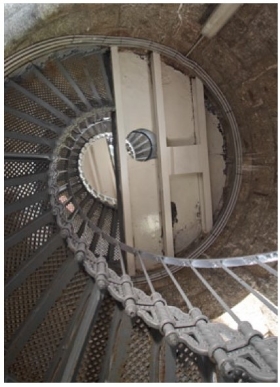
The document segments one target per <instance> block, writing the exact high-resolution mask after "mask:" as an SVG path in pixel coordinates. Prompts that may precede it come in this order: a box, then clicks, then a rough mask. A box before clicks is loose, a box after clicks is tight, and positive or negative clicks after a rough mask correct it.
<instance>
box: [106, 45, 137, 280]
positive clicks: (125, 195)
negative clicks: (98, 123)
mask: <svg viewBox="0 0 280 387" xmlns="http://www.w3.org/2000/svg"><path fill="white" fill-rule="evenodd" d="M111 57H112V68H113V80H114V94H115V106H116V117H117V137H118V139H117V143H118V155H119V168H120V189H121V193H122V207H123V221H124V234H125V242H126V244H128V245H129V246H133V234H132V216H131V199H130V189H129V180H128V179H129V176H128V165H127V151H126V144H125V139H126V136H125V131H124V111H123V103H122V90H121V70H120V63H119V53H118V47H116V46H114V47H112V48H111ZM127 268H128V274H129V275H131V276H134V275H135V260H134V256H133V255H131V254H127Z"/></svg>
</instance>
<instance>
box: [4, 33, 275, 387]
mask: <svg viewBox="0 0 280 387" xmlns="http://www.w3.org/2000/svg"><path fill="white" fill-rule="evenodd" d="M241 160H242V151H241V144H240V139H239V134H238V128H237V124H236V121H235V118H234V115H233V112H232V110H231V108H230V106H229V104H228V102H227V101H226V99H225V98H224V96H223V94H222V93H221V91H220V90H219V89H218V87H217V86H216V85H215V83H214V82H213V81H212V80H211V79H210V78H209V76H208V75H207V74H206V73H205V72H204V71H203V70H202V69H201V68H200V67H199V66H198V65H197V64H196V63H194V62H192V61H190V60H188V59H186V58H185V57H183V56H182V55H180V54H179V53H177V52H175V51H174V50H171V49H169V48H167V47H164V46H161V45H159V44H155V43H153V42H148V41H144V40H137V39H131V38H111V37H101V36H99V37H94V36H76V37H73V36H72V37H63V38H59V39H52V40H49V41H46V42H43V43H39V44H36V45H34V46H32V47H29V48H27V49H25V50H23V51H21V52H19V53H17V54H15V55H14V56H12V57H10V58H8V59H7V60H6V63H5V380H6V381H7V382H176V381H177V382H202V381H207V382H217V381H232V382H248V381H257V382H275V381H276V380H277V338H276V337H273V336H271V337H266V338H264V337H263V335H262V334H261V333H260V332H258V331H257V330H255V329H254V326H252V325H251V324H250V323H249V322H247V321H242V317H241V316H237V315H236V314H235V313H234V312H233V311H232V310H231V307H230V305H228V300H227V298H226V297H225V294H221V292H220V291H219V290H220V289H222V288H223V287H224V288H226V287H227V286H228V283H230V281H231V282H233V283H235V284H236V285H235V286H238V288H242V289H244V292H245V293H246V294H248V293H250V294H253V295H254V296H255V297H257V298H258V300H259V301H261V303H263V305H264V307H265V308H268V309H269V310H270V311H272V312H273V313H274V314H277V307H276V306H275V305H274V304H275V300H269V299H268V298H267V295H265V294H262V293H261V292H260V291H259V290H258V289H256V288H255V287H253V286H251V285H250V284H249V282H248V277H246V278H245V277H244V276H243V277H242V275H241V274H242V273H241V272H240V270H239V269H240V267H243V266H256V267H257V268H258V270H263V272H265V273H266V275H267V276H268V278H269V281H271V282H272V281H275V286H277V271H276V270H275V266H274V262H275V261H276V260H277V257H278V254H277V253H276V252H272V253H267V254H256V255H254V256H247V257H234V258H219V259H218V258H217V259H214V258H208V257H206V258H205V257H203V253H204V251H206V249H207V248H208V247H209V246H210V245H211V244H212V243H213V242H214V241H215V239H216V238H217V237H218V236H219V234H220V233H221V232H222V230H223V228H224V227H225V226H226V224H227V220H228V218H229V216H230V215H231V213H232V211H233V209H234V205H235V202H236V199H237V195H238V192H239V188H240V183H241ZM182 267H188V268H189V270H190V273H191V275H192V278H194V280H195V284H196V285H195V286H194V287H201V286H202V287H204V288H205V290H206V292H207V294H208V295H209V297H210V299H211V300H214V302H216V303H217V305H218V308H217V316H218V314H219V313H220V314H221V312H222V311H225V312H228V313H229V315H230V316H231V318H232V319H233V320H234V321H235V323H236V329H233V328H229V327H228V326H226V325H225V324H222V323H214V322H212V321H211V320H210V319H209V318H208V317H207V316H206V315H204V313H203V307H202V308H201V309H202V310H201V309H200V308H198V307H197V305H196V299H195V297H194V296H193V293H191V292H188V291H187V289H186V287H185V283H184V284H183V283H180V281H179V280H178V277H177V276H176V272H177V271H178V270H179V269H180V268H182ZM209 273H210V275H209ZM217 273H218V274H217ZM215 275H218V276H220V277H219V278H220V279H221V284H220V285H219V289H215V286H213V281H212V280H211V278H213V277H214V276H215ZM163 279H165V281H166V283H168V286H170V293H171V292H172V293H174V297H173V298H172V297H171V299H173V300H178V299H180V301H178V304H179V305H180V307H178V304H176V306H173V304H170V302H167V301H166V300H165V299H164V297H163V296H162V294H161V293H160V292H158V291H157V290H158V288H157V281H158V280H163ZM171 286H172V288H171ZM175 294H176V296H175ZM206 299H207V298H206Z"/></svg>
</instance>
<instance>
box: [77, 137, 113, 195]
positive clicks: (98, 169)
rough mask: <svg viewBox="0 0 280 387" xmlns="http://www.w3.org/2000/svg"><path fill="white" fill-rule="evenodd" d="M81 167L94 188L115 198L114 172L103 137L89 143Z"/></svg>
mask: <svg viewBox="0 0 280 387" xmlns="http://www.w3.org/2000/svg"><path fill="white" fill-rule="evenodd" d="M82 168H83V170H84V175H85V178H86V179H87V181H88V183H89V184H90V185H91V187H92V188H93V189H94V190H96V191H97V192H99V193H101V194H103V195H106V196H109V197H111V198H114V199H116V198H117V193H116V179H115V172H114V169H113V166H112V161H111V156H110V153H109V148H108V144H107V140H106V139H105V138H100V139H99V140H97V141H94V142H92V143H90V144H89V146H88V147H87V150H86V152H85V155H84V162H83V166H82Z"/></svg>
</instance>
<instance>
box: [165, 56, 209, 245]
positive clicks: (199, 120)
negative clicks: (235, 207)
mask: <svg viewBox="0 0 280 387" xmlns="http://www.w3.org/2000/svg"><path fill="white" fill-rule="evenodd" d="M162 73H163V93H164V102H165V121H166V126H167V127H166V132H167V137H168V138H167V145H168V146H169V147H170V148H169V173H170V191H171V201H172V202H174V203H175V205H176V209H177V218H178V222H177V223H174V227H173V238H174V245H175V253H179V252H180V251H181V250H183V249H184V248H186V247H187V246H188V245H189V244H190V243H191V242H192V241H193V240H194V239H196V238H197V237H198V236H199V234H200V233H201V230H202V228H203V230H204V231H210V229H211V226H212V202H211V197H210V198H208V197H207V196H208V195H209V193H210V195H211V191H210V180H209V176H207V171H208V174H209V166H208V150H207V144H205V141H206V122H205V120H203V117H201V115H203V114H205V113H204V99H203V88H201V83H200V81H198V80H194V81H193V82H191V81H190V79H189V77H187V76H185V75H183V74H182V73H180V72H179V71H176V70H174V69H173V68H171V67H170V66H167V65H166V64H164V63H162ZM194 89H195V90H194ZM194 91H195V93H194ZM201 222H202V226H203V227H202V226H201Z"/></svg>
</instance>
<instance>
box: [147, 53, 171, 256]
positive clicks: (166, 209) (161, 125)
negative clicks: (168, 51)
mask: <svg viewBox="0 0 280 387" xmlns="http://www.w3.org/2000/svg"><path fill="white" fill-rule="evenodd" d="M151 59H152V61H151V62H152V63H151V65H152V80H153V92H154V108H155V118H156V129H157V139H158V162H159V180H160V187H161V188H160V196H161V211H162V227H163V247H164V254H165V255H168V256H171V257H173V256H174V244H173V230H172V215H171V195H170V179H169V150H168V149H167V142H166V137H167V135H166V124H165V115H164V101H163V90H162V75H161V60H160V55H159V54H158V53H156V52H153V53H152V54H151Z"/></svg>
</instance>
